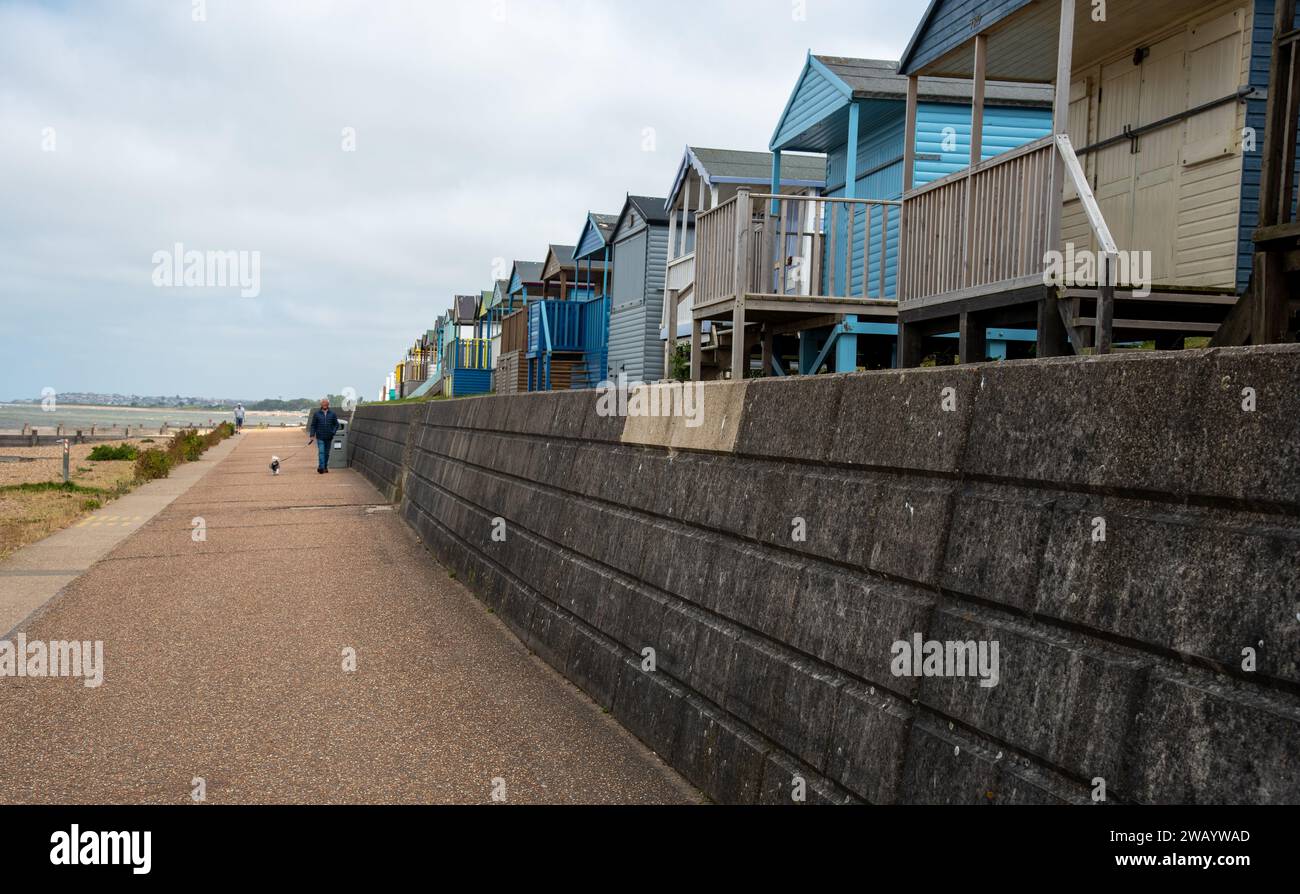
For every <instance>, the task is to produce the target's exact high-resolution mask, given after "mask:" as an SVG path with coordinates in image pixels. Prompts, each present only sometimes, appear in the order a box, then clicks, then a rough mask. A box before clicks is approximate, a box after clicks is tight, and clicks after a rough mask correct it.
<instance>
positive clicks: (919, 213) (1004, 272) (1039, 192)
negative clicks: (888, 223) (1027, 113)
mask: <svg viewBox="0 0 1300 894" xmlns="http://www.w3.org/2000/svg"><path fill="white" fill-rule="evenodd" d="M1056 153H1057V147H1056V145H1055V138H1054V137H1052V136H1047V137H1043V138H1042V139H1039V140H1035V141H1034V142H1032V143H1026V144H1025V145H1024V146H1021V147H1020V148H1018V149H1013V150H1011V151H1010V152H1005V153H1003V154H1001V155H999V156H997V157H996V158H991V159H989V160H988V161H985V162H982V163H981V164H978V165H976V166H974V167H972V168H969V169H967V170H964V171H958V172H957V173H955V174H950V175H948V176H947V177H944V178H943V179H941V180H936V181H934V182H933V183H929V184H927V185H925V186H923V187H921V188H920V189H916V190H913V191H911V192H909V193H907V194H906V195H905V196H903V219H904V228H905V230H904V234H903V250H902V269H901V271H900V273H901V275H902V280H903V282H902V292H901V294H900V302H899V305H900V307H901V308H902V309H904V310H906V309H907V308H908V307H910V306H923V305H924V304H926V303H930V302H931V301H933V299H935V298H937V297H939V296H954V297H956V296H960V295H963V294H979V293H981V292H986V291H994V290H996V287H997V286H999V285H1004V284H1008V283H1013V282H1022V281H1029V280H1030V279H1031V278H1035V277H1041V276H1042V275H1043V272H1044V270H1045V269H1046V264H1047V259H1046V254H1047V252H1048V250H1050V249H1054V248H1056V245H1055V244H1054V243H1055V238H1054V235H1053V233H1052V216H1053V213H1054V212H1055V210H1056V208H1057V206H1059V204H1060V202H1061V183H1059V182H1057V181H1056V177H1055V171H1056V157H1055V156H1056Z"/></svg>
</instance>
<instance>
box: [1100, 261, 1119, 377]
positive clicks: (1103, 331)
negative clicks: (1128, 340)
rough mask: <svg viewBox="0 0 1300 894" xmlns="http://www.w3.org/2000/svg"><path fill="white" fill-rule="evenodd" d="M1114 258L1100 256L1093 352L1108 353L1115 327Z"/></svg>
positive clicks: (1115, 272)
mask: <svg viewBox="0 0 1300 894" xmlns="http://www.w3.org/2000/svg"><path fill="white" fill-rule="evenodd" d="M1114 264H1115V259H1114V258H1112V257H1111V256H1110V255H1106V254H1103V255H1102V256H1101V271H1100V272H1101V283H1100V285H1099V286H1098V288H1097V336H1096V342H1095V345H1094V352H1095V353H1097V354H1109V353H1110V348H1111V341H1112V336H1113V334H1114V332H1113V330H1114V328H1115V276H1116V274H1117V271H1116V270H1115V267H1114Z"/></svg>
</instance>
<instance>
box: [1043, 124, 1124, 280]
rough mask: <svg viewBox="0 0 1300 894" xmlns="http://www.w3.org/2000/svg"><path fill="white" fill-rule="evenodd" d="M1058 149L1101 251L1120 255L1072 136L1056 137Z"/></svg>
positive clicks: (1062, 135) (1062, 134) (1059, 134)
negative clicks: (1071, 140) (1084, 171)
mask: <svg viewBox="0 0 1300 894" xmlns="http://www.w3.org/2000/svg"><path fill="white" fill-rule="evenodd" d="M1056 148H1057V149H1058V150H1059V151H1060V153H1061V160H1062V161H1064V162H1065V172H1066V173H1067V174H1069V176H1070V180H1071V181H1072V182H1073V183H1074V189H1075V191H1076V192H1077V193H1078V194H1079V199H1080V200H1081V201H1082V202H1083V210H1084V212H1085V213H1086V214H1087V215H1088V223H1089V225H1091V227H1092V231H1093V233H1095V234H1096V235H1097V241H1098V242H1099V243H1101V250H1102V252H1103V253H1105V254H1106V255H1108V256H1110V257H1115V256H1117V255H1118V254H1119V248H1118V247H1117V246H1116V245H1115V239H1114V237H1112V236H1111V235H1110V227H1108V226H1107V225H1106V218H1104V217H1102V214H1101V206H1100V205H1098V204H1097V197H1096V196H1094V195H1093V194H1092V187H1091V186H1090V185H1089V184H1088V178H1087V176H1086V175H1085V174H1084V173H1083V165H1081V164H1079V156H1078V155H1077V154H1076V153H1075V151H1074V144H1073V143H1071V142H1070V135H1069V134H1064V133H1058V134H1057V135H1056Z"/></svg>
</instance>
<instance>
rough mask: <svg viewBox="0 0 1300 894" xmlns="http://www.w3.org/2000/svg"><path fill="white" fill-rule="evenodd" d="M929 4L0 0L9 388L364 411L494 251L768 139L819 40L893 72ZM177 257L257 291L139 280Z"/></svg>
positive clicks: (1, 331) (8, 391)
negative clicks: (692, 161)
mask: <svg viewBox="0 0 1300 894" xmlns="http://www.w3.org/2000/svg"><path fill="white" fill-rule="evenodd" d="M925 6H926V2H925V0H806V2H796V0H654V2H633V0H439V2H432V0H430V2H413V0H408V2H397V0H392V2H384V0H362V2H355V3H353V2H325V0H318V2H303V3H298V2H288V0H250V2H236V0H207V2H206V3H201V2H195V0H153V2H129V0H112V2H102V3H91V2H85V3H76V2H67V3H64V2H43V3H37V2H14V0H0V208H2V209H3V210H2V211H0V400H8V399H12V398H17V397H38V396H39V395H40V393H41V390H42V389H43V388H47V387H51V388H55V389H57V390H59V391H65V392H66V391H101V392H120V393H125V394H130V393H136V394H182V395H187V396H204V397H216V398H240V399H255V398H262V397H280V396H283V397H300V396H314V395H319V394H321V393H324V392H330V393H341V392H342V390H343V389H344V388H347V387H352V388H356V389H357V390H358V391H359V392H360V393H361V394H362V395H363V396H365V397H371V398H373V397H376V396H377V395H378V393H379V391H380V388H381V386H382V384H383V378H384V375H385V372H386V371H388V370H391V369H392V366H393V364H394V363H395V362H397V360H398V359H400V356H401V354H402V353H403V352H404V350H405V348H406V347H408V346H409V345H410V343H411V342H412V341H413V340H414V338H415V337H416V336H417V335H418V334H419V333H421V332H423V331H424V330H426V329H428V328H430V327H431V326H432V324H433V322H434V319H435V318H436V317H437V316H438V314H439V313H441V312H442V311H443V310H444V309H446V308H447V307H449V306H450V303H451V296H452V295H454V294H457V293H461V294H467V293H475V292H477V291H479V290H482V289H487V288H491V284H492V276H493V264H494V262H495V261H497V260H498V259H504V260H505V261H506V263H509V261H511V260H514V259H516V258H519V259H523V260H541V258H542V255H543V254H544V252H545V247H546V245H547V244H548V243H552V242H555V243H565V244H570V243H572V242H574V241H575V240H576V239H577V236H578V231H579V229H580V228H581V226H582V223H583V220H584V216H585V213H586V211H587V210H588V209H591V210H595V211H604V212H611V213H612V212H616V211H618V209H619V208H620V207H621V205H622V200H623V197H624V195H625V194H627V193H629V192H631V193H636V194H643V195H663V194H664V193H665V192H667V189H668V187H669V185H670V181H671V179H672V176H673V174H674V172H675V170H676V166H677V164H678V162H679V160H680V157H681V153H682V149H683V147H684V146H685V145H686V144H687V143H691V144H695V145H703V146H714V147H722V148H735V149H765V148H766V146H767V142H768V139H769V137H770V136H771V133H772V129H773V127H774V126H775V124H776V119H777V117H778V116H779V115H780V113H781V111H782V109H783V107H784V104H785V101H786V99H787V98H788V96H789V93H790V91H791V89H792V88H793V86H794V82H795V79H796V78H797V76H798V74H799V72H800V69H801V67H802V65H803V61H804V57H805V54H806V52H807V51H808V50H809V49H812V50H813V51H815V52H818V53H826V54H832V55H845V56H864V57H871V58H889V59H896V58H898V56H899V55H900V54H901V53H902V50H903V48H904V46H905V45H906V44H907V41H908V39H909V38H910V36H911V32H912V29H913V28H914V27H915V25H916V23H917V21H918V20H919V18H920V16H921V14H922V12H923V11H924V8H925ZM800 10H803V13H802V16H801V13H800ZM196 16H197V17H199V18H201V19H203V18H205V20H200V21H196V20H195V18H196ZM347 128H351V129H352V130H351V131H348V132H347V133H348V134H354V149H355V151H345V140H346V134H345V129H347ZM648 135H649V137H650V138H652V140H653V147H652V148H648V147H647V138H648ZM177 243H181V244H182V245H184V247H185V248H186V249H187V250H200V251H209V250H213V251H216V250H220V251H242V252H250V253H251V252H258V253H260V255H259V256H260V264H261V267H260V285H261V292H260V294H259V295H258V296H257V297H254V298H245V297H241V296H240V292H239V289H238V288H160V287H158V286H156V285H155V284H154V280H155V278H156V276H155V274H156V271H155V266H156V265H155V255H156V253H158V252H160V251H165V252H169V253H170V252H172V251H173V246H174V245H175V244H177ZM248 257H249V258H251V255H249V256H248Z"/></svg>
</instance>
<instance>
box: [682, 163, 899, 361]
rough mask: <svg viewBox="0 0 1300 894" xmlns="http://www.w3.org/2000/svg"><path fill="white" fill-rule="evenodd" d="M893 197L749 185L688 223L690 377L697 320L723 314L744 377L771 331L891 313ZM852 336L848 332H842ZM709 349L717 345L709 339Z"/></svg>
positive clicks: (767, 347) (891, 318)
mask: <svg viewBox="0 0 1300 894" xmlns="http://www.w3.org/2000/svg"><path fill="white" fill-rule="evenodd" d="M899 205H900V203H898V202H895V201H886V200H877V199H848V198H834V197H822V196H788V195H782V196H777V195H764V194H753V193H750V192H749V191H748V190H743V189H742V190H740V191H739V193H738V194H737V196H736V197H735V198H733V199H731V200H729V201H727V202H723V203H722V204H720V205H718V206H716V207H714V208H712V209H710V210H709V211H706V212H703V213H702V214H700V215H699V216H698V217H697V218H696V223H695V239H696V243H695V262H694V264H695V280H694V286H693V289H694V303H693V307H692V311H691V317H692V327H691V332H692V335H691V357H692V362H691V371H692V378H694V379H699V378H700V375H701V362H702V361H701V357H702V348H703V345H702V328H703V323H704V322H705V321H710V322H714V323H717V322H725V321H730V322H731V324H732V325H731V330H730V331H731V332H733V333H745V335H744V338H743V340H739V339H735V338H733V339H731V344H732V348H731V354H732V356H731V360H730V364H729V366H730V373H731V377H732V378H733V379H740V378H743V377H744V376H745V375H746V374H747V372H748V371H749V362H750V354H751V352H752V351H753V349H754V348H755V347H756V346H758V345H760V344H761V345H762V346H763V354H764V359H763V362H764V364H767V363H768V362H769V361H770V354H771V346H772V339H773V338H774V337H776V336H778V335H789V334H794V333H798V332H802V331H806V330H809V329H818V328H825V327H827V326H834V325H836V324H839V323H843V322H844V321H845V320H853V321H855V322H871V323H884V324H888V325H894V324H896V323H897V320H898V304H897V302H896V301H895V300H894V298H893V296H892V295H890V294H889V291H890V289H891V287H892V277H891V276H890V273H891V271H892V270H893V266H892V264H891V260H892V259H891V256H890V253H889V252H890V248H891V246H895V247H896V244H897V243H896V238H894V239H891V236H890V233H891V227H892V228H893V233H894V236H895V237H896V235H897V225H898V220H899V217H898V215H899ZM850 337H854V336H850ZM715 352H716V346H715Z"/></svg>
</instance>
